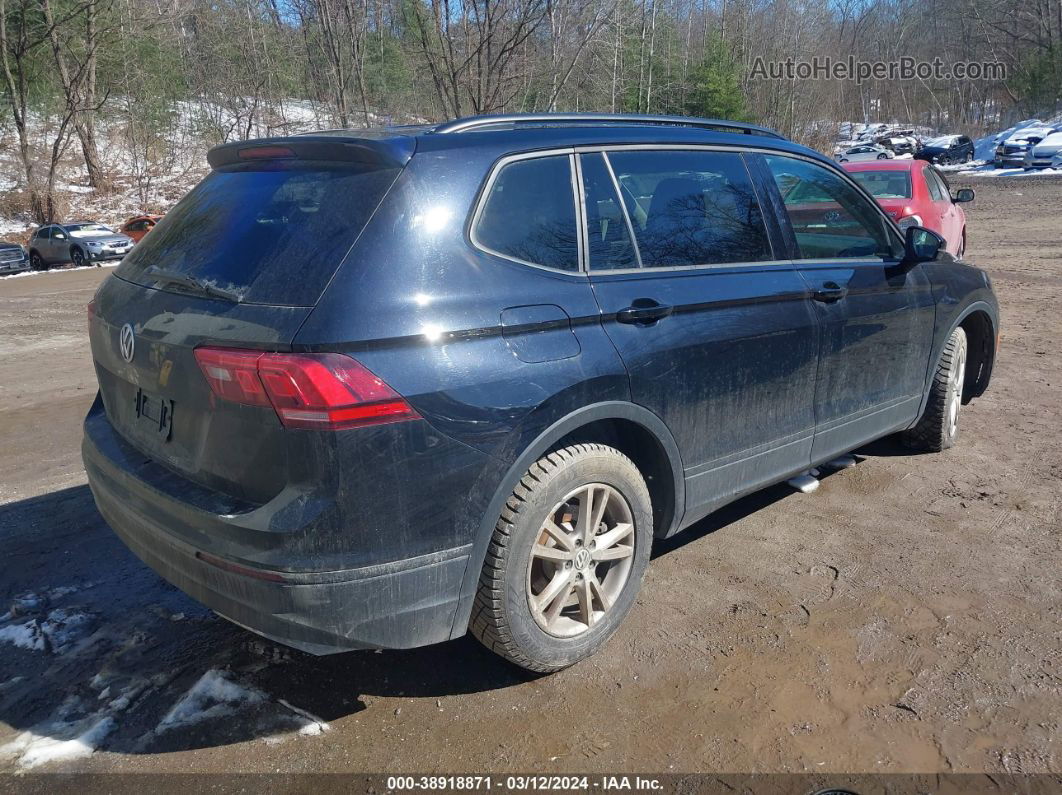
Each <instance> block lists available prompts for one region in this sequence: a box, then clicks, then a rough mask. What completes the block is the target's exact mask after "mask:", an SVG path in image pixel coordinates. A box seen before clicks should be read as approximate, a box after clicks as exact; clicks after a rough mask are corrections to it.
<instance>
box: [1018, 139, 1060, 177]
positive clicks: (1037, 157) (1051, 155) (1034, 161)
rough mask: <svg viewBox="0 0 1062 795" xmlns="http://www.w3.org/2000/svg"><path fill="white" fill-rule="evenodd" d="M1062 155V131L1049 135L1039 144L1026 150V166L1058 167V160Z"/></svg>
mask: <svg viewBox="0 0 1062 795" xmlns="http://www.w3.org/2000/svg"><path fill="white" fill-rule="evenodd" d="M1060 157H1062V132H1055V133H1051V134H1050V135H1048V136H1047V137H1046V138H1044V139H1043V140H1041V141H1040V143H1038V144H1034V145H1032V146H1030V147H1029V148H1028V149H1026V150H1025V167H1026V168H1058V166H1057V165H1055V163H1056V161H1058V159H1059V158H1060Z"/></svg>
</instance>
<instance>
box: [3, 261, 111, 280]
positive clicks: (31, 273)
mask: <svg viewBox="0 0 1062 795" xmlns="http://www.w3.org/2000/svg"><path fill="white" fill-rule="evenodd" d="M120 264H121V260H115V261H114V262H101V263H100V264H99V265H82V266H81V267H80V268H58V269H55V270H48V271H22V273H12V274H11V275H10V276H5V277H4V278H5V279H24V278H26V277H27V276H52V275H54V274H56V273H69V272H70V271H90V270H92V269H93V268H117V267H118V266H119V265H120Z"/></svg>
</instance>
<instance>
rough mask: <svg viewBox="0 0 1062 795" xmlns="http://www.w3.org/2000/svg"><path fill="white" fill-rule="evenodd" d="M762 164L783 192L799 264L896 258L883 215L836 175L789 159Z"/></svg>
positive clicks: (897, 253)
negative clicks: (798, 250)
mask: <svg viewBox="0 0 1062 795" xmlns="http://www.w3.org/2000/svg"><path fill="white" fill-rule="evenodd" d="M764 160H765V161H766V162H767V166H768V168H770V170H771V173H772V174H773V175H774V178H775V182H776V183H777V184H778V189H779V191H781V193H782V200H783V201H784V202H785V209H786V213H787V214H788V216H789V221H790V224H791V225H792V227H793V233H794V234H795V235H796V242H797V246H798V248H799V249H800V258H801V259H866V258H868V257H881V258H883V259H895V258H898V257H899V256H900V250H899V242H898V241H897V240H896V237H895V236H894V235H892V234H890V232H889V229H888V226H887V225H886V223H885V218H884V216H883V215H882V214H881V213H880V212H879V211H878V210H877V208H876V207H874V206H873V205H872V204H871V203H870V202H869V201H868V200H867V199H866V197H865V196H864V195H863V194H862V193H860V192H859V191H857V190H856V189H855V188H854V187H853V186H852V185H850V184H849V183H848V182H847V181H845V180H844V179H842V178H841V177H840V176H839V175H838V174H835V173H834V172H832V171H830V170H829V169H826V168H824V167H822V166H820V165H817V164H815V163H810V162H808V161H806V160H797V159H796V158H792V157H779V156H774V155H768V156H766V157H765V158H764Z"/></svg>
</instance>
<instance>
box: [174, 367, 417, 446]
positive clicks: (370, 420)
mask: <svg viewBox="0 0 1062 795" xmlns="http://www.w3.org/2000/svg"><path fill="white" fill-rule="evenodd" d="M195 358H196V361H197V362H198V363H199V368H200V369H201V370H202V371H203V375H204V376H206V379H207V382H208V383H209V384H210V389H211V390H212V391H213V392H214V394H215V395H217V396H218V397H219V398H222V399H223V400H229V401H232V402H234V403H243V404H246V405H249V406H272V407H273V409H274V410H275V411H276V413H277V416H278V417H280V421H281V423H283V424H284V425H285V426H286V427H288V428H317V429H322V430H331V431H337V430H342V429H344V428H358V427H362V426H365V425H377V424H380V423H385V422H399V421H401V420H411V419H416V418H417V417H418V416H419V415H418V414H417V413H416V412H415V411H414V410H413V408H412V407H411V406H410V405H409V404H408V403H407V402H406V401H405V399H403V398H402V396H401V395H399V394H398V393H397V392H395V391H394V390H393V389H391V387H389V386H388V385H387V384H385V383H384V382H383V381H382V380H381V379H380V378H378V377H377V376H376V375H375V374H374V373H372V372H370V371H369V370H368V369H366V368H365V367H364V366H363V365H362V364H361V363H359V362H358V361H356V360H354V359H352V358H351V357H349V356H344V355H342V354H339V353H259V352H256V351H238V350H232V349H229V348H196V350H195Z"/></svg>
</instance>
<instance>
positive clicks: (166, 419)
mask: <svg viewBox="0 0 1062 795" xmlns="http://www.w3.org/2000/svg"><path fill="white" fill-rule="evenodd" d="M136 416H137V419H138V420H140V421H141V422H143V423H145V424H147V425H149V426H150V427H153V428H154V429H155V431H156V432H157V433H158V434H159V436H161V437H162V438H163V440H164V441H167V442H168V441H169V440H170V439H172V438H173V401H172V400H167V399H166V398H161V397H159V396H158V395H152V394H149V393H147V392H145V391H144V390H143V389H137V390H136Z"/></svg>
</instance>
